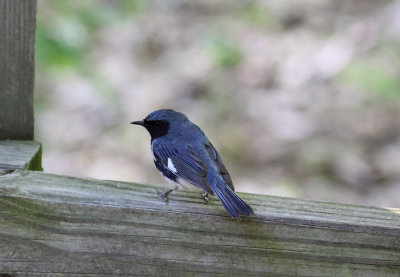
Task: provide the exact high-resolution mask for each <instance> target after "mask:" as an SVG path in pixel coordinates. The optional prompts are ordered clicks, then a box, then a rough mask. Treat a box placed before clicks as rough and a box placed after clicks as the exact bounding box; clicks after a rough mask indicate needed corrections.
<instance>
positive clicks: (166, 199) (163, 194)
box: [157, 189, 174, 203]
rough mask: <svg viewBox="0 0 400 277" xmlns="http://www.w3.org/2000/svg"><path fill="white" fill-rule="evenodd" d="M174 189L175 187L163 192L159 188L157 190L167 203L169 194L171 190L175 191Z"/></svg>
mask: <svg viewBox="0 0 400 277" xmlns="http://www.w3.org/2000/svg"><path fill="white" fill-rule="evenodd" d="M173 191H174V190H173V189H170V190H167V191H165V192H161V191H159V190H157V195H158V196H159V197H161V199H162V200H163V201H164V202H165V203H168V200H169V199H168V194H170V193H171V192H173Z"/></svg>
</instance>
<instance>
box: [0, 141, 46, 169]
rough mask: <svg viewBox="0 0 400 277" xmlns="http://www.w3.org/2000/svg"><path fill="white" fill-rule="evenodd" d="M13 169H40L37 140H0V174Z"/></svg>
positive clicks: (40, 158) (39, 151)
mask: <svg viewBox="0 0 400 277" xmlns="http://www.w3.org/2000/svg"><path fill="white" fill-rule="evenodd" d="M15 169H30V170H42V147H41V144H40V143H39V142H36V141H27V140H24V141H18V140H0V175H2V174H4V173H6V172H10V171H13V170H15Z"/></svg>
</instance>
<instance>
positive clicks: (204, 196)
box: [201, 191, 208, 203]
mask: <svg viewBox="0 0 400 277" xmlns="http://www.w3.org/2000/svg"><path fill="white" fill-rule="evenodd" d="M201 198H203V199H204V201H205V202H206V203H208V192H206V191H203V193H202V194H201Z"/></svg>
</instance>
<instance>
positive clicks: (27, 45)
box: [0, 0, 36, 140]
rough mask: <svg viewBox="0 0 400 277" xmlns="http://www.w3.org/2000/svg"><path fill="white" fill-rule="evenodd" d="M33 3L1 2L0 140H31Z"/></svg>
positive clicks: (33, 38)
mask: <svg viewBox="0 0 400 277" xmlns="http://www.w3.org/2000/svg"><path fill="white" fill-rule="evenodd" d="M35 29H36V0H0V139H23V140H32V139H33V87H34V50H35V46H34V45H35Z"/></svg>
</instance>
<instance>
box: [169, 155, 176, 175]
mask: <svg viewBox="0 0 400 277" xmlns="http://www.w3.org/2000/svg"><path fill="white" fill-rule="evenodd" d="M168 169H169V170H171V171H172V172H173V173H176V171H177V170H176V168H175V166H174V163H173V162H172V160H171V159H170V158H168Z"/></svg>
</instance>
